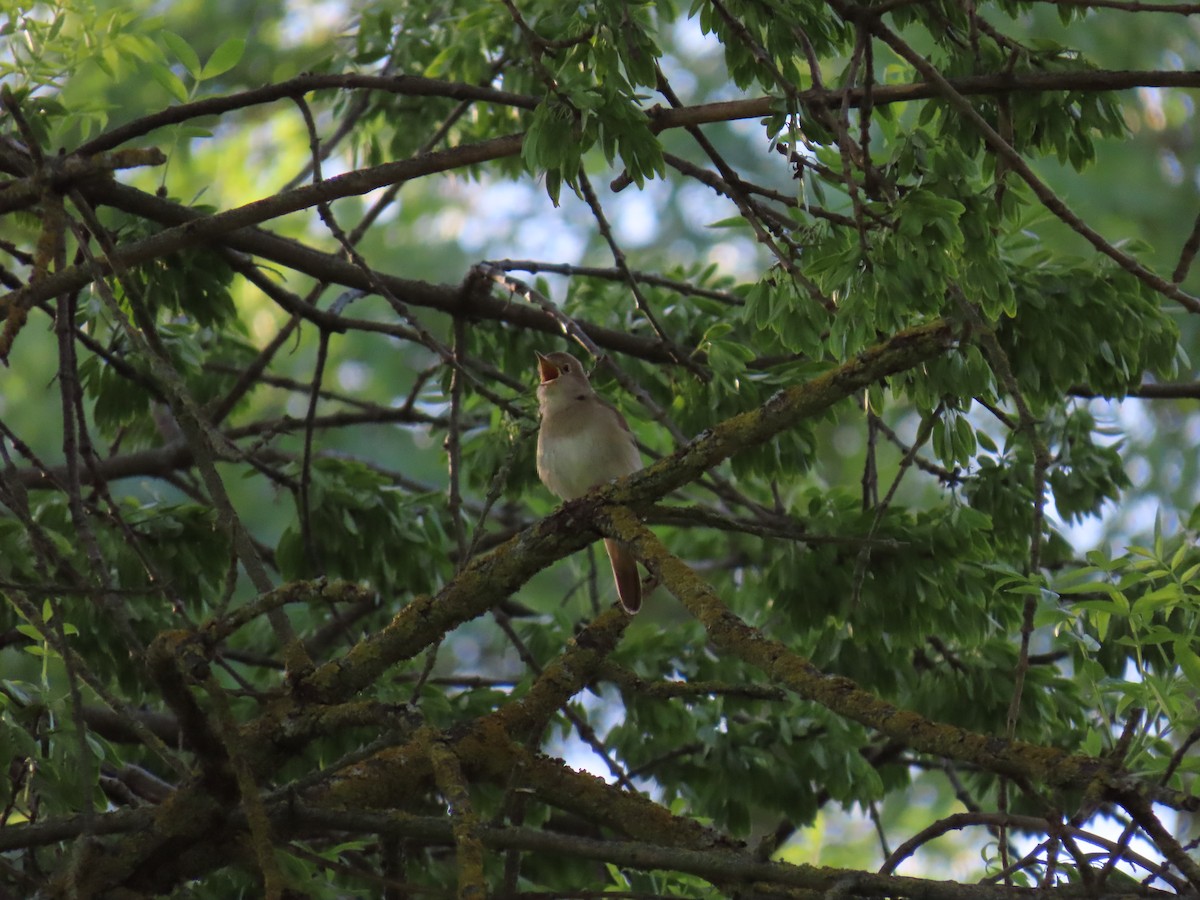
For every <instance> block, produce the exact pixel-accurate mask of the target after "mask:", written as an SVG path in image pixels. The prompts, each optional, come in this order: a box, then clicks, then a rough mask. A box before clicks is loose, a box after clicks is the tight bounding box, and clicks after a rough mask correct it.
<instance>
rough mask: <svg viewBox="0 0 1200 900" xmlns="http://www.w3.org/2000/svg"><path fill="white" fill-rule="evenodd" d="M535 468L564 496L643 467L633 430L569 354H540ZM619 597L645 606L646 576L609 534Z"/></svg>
mask: <svg viewBox="0 0 1200 900" xmlns="http://www.w3.org/2000/svg"><path fill="white" fill-rule="evenodd" d="M537 356H538V374H539V375H540V376H541V383H540V384H539V385H538V410H539V412H540V413H541V418H542V424H541V428H540V429H539V430H538V446H537V470H538V477H539V478H541V479H542V483H543V484H545V485H546V487H548V488H550V490H552V491H553V492H554V493H555V494H557V495H558V496H559V497H561V498H562V499H563V500H574V499H575V498H576V497H582V496H583V495H584V494H586V493H587V492H588V491H589V490H590V489H591V488H594V487H595V486H596V485H598V484H604V483H605V482H606V481H612V480H613V479H615V478H621V477H622V476H625V475H629V474H630V473H631V472H636V471H637V470H638V469H640V468H641V467H642V455H641V453H639V452H638V448H637V444H636V443H635V442H634V439H633V434H632V433H631V432H630V430H629V425H628V424H627V423H626V422H625V418H624V417H623V416H622V415H621V414H620V413H619V412H617V409H616V407H614V406H613V405H612V404H611V403H609V402H608V401H606V400H605V399H604V398H603V397H601V396H600V395H599V394H597V393H596V392H595V390H593V389H592V385H591V383H590V382H589V381H588V378H587V375H586V374H585V373H584V371H583V366H582V365H580V363H579V360H577V359H576V358H575V357H573V356H572V355H571V354H570V353H561V352H559V353H550V354H547V355H546V356H543V355H542V354H540V353H539V354H538V355H537ZM604 548H605V549H606V550H607V551H608V559H609V561H610V562H611V563H612V571H613V580H614V581H615V582H616V584H617V596H618V598H619V599H620V601H621V606H623V607H624V608H625V611H626V612H628V613H630V614H633V613H635V612H637V611H638V609H640V608H641V605H642V579H641V576H640V575H639V574H638V567H637V560H636V559H635V558H634V556H633V554H632V553H630V552H629V549H628V548H627V547H625V546H623V545H622V544H620V543H619V542H617V541H614V540H612V539H609V538H606V539H605V541H604Z"/></svg>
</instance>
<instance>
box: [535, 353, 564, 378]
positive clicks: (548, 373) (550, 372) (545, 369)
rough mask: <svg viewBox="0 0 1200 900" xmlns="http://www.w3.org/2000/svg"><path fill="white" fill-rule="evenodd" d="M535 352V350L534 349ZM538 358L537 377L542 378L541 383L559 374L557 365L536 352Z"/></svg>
mask: <svg viewBox="0 0 1200 900" xmlns="http://www.w3.org/2000/svg"><path fill="white" fill-rule="evenodd" d="M534 352H535V353H536V352H537V351H534ZM537 359H538V377H539V378H541V379H542V384H547V383H548V382H551V381H553V380H554V379H555V378H557V377H558V376H559V371H558V366H556V365H555V364H554V363H552V362H550V360H549V359H548V358H546V357H545V356H542V354H540V353H538V354H537Z"/></svg>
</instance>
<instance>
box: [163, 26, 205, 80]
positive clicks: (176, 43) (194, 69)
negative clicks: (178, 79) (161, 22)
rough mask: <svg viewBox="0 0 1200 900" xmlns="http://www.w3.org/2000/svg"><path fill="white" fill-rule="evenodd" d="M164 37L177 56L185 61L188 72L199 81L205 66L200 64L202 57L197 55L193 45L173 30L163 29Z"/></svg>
mask: <svg viewBox="0 0 1200 900" xmlns="http://www.w3.org/2000/svg"><path fill="white" fill-rule="evenodd" d="M162 39H163V41H164V42H165V43H166V45H167V47H168V48H169V49H170V51H171V52H172V53H174V54H175V58H176V59H177V60H179V61H180V62H181V63H183V67H184V68H185V69H187V71H188V74H189V75H191V76H192V78H194V79H195V80H196V81H199V80H200V78H201V72H202V71H203V68H202V67H201V65H200V57H199V56H197V55H196V51H195V50H193V49H192V45H191V44H189V43H188V42H187V41H185V40H184V39H183V38H182V37H180V36H179V35H177V34H176V33H175V32H173V31H163V32H162Z"/></svg>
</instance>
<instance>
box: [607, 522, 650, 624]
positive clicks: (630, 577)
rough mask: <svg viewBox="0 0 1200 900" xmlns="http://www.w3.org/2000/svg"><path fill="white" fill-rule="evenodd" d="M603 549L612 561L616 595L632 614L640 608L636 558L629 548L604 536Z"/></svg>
mask: <svg viewBox="0 0 1200 900" xmlns="http://www.w3.org/2000/svg"><path fill="white" fill-rule="evenodd" d="M604 549H606V550H607V551H608V558H609V561H610V562H611V563H612V571H613V580H614V581H616V583H617V597H618V598H620V600H621V606H622V607H624V609H625V612H627V613H629V614H630V615H633V614H634V613H635V612H637V611H638V610H639V609H641V608H642V576H641V575H639V574H638V566H637V559H635V558H634V555H633V554H632V553H631V552H629V549H628V548H627V547H625V546H623V545H621V544H620V543H618V542H617V541H614V540H613V539H612V538H605V540H604Z"/></svg>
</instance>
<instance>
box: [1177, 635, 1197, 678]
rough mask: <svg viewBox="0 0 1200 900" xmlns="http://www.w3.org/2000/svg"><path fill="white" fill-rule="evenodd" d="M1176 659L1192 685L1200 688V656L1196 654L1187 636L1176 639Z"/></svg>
mask: <svg viewBox="0 0 1200 900" xmlns="http://www.w3.org/2000/svg"><path fill="white" fill-rule="evenodd" d="M1175 659H1176V660H1177V661H1178V662H1179V667H1180V668H1181V669H1183V674H1184V675H1185V676H1186V677H1187V680H1188V681H1189V682H1190V683H1191V685H1192V687H1193V688H1200V656H1197V655H1196V651H1195V650H1193V649H1192V647H1191V644H1190V642H1189V641H1188V639H1187V638H1179V639H1178V640H1176V641H1175Z"/></svg>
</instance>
